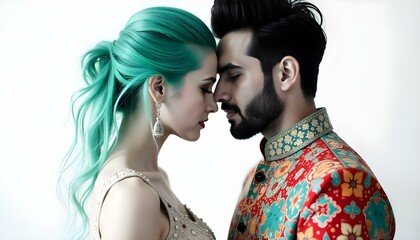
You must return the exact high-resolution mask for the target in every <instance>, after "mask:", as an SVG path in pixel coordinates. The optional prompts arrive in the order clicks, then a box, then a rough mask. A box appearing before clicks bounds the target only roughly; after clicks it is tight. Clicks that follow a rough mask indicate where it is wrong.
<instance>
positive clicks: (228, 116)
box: [226, 111, 236, 119]
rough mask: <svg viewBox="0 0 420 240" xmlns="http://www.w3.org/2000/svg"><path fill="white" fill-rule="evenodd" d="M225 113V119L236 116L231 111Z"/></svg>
mask: <svg viewBox="0 0 420 240" xmlns="http://www.w3.org/2000/svg"><path fill="white" fill-rule="evenodd" d="M226 113H227V114H226V118H227V119H232V118H233V117H234V116H235V114H236V112H231V111H226Z"/></svg>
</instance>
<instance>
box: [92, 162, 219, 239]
mask: <svg viewBox="0 0 420 240" xmlns="http://www.w3.org/2000/svg"><path fill="white" fill-rule="evenodd" d="M129 177H138V178H140V179H142V180H143V181H144V182H145V183H146V184H148V185H149V186H151V187H152V188H153V189H154V190H155V191H156V189H155V188H154V186H153V185H152V184H151V182H150V181H149V179H148V178H147V177H146V176H145V175H144V174H142V173H141V172H138V171H135V170H133V169H128V168H125V169H120V170H118V171H117V172H115V173H114V174H112V175H111V176H109V177H108V178H107V179H106V180H105V182H104V185H103V188H102V190H101V192H100V195H99V198H98V200H97V204H96V205H95V208H96V209H95V210H94V213H95V215H94V218H93V219H92V220H91V234H92V235H93V239H94V240H100V239H101V236H100V232H99V227H98V225H99V215H100V211H101V206H102V204H103V201H104V198H105V195H106V193H107V192H108V191H109V189H111V187H112V186H113V185H114V184H115V183H117V182H119V181H121V180H123V179H125V178H129ZM156 192H157V194H158V195H159V198H160V201H161V202H162V204H163V206H165V209H166V211H167V213H168V217H169V227H170V229H169V233H168V236H167V237H166V239H167V240H172V239H191V240H199V239H200V240H201V239H202V240H214V239H215V237H214V233H213V232H212V231H211V229H210V228H209V227H208V226H207V224H206V223H204V222H203V220H202V219H199V218H198V217H197V216H196V215H195V214H194V213H193V212H192V211H191V210H190V209H189V208H187V207H186V205H184V207H185V210H186V211H187V213H188V214H189V215H190V216H188V215H186V214H183V213H181V212H179V211H177V210H176V209H175V208H174V207H173V206H172V205H171V203H170V202H169V201H167V200H166V199H165V198H164V197H163V196H162V194H160V193H159V192H158V191H156Z"/></svg>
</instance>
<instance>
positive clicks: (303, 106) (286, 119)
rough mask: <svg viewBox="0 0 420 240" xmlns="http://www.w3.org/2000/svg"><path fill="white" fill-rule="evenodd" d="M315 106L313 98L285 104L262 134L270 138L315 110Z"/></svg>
mask: <svg viewBox="0 0 420 240" xmlns="http://www.w3.org/2000/svg"><path fill="white" fill-rule="evenodd" d="M316 111H317V109H316V106H315V102H314V100H313V99H312V100H308V101H302V102H301V103H298V102H296V103H294V104H292V105H289V106H285V107H284V110H283V113H282V114H281V115H280V116H279V117H278V118H276V119H275V120H274V121H273V122H272V123H271V124H270V125H269V126H268V127H267V128H266V129H265V130H264V131H263V132H262V134H263V135H264V137H265V138H266V139H270V138H272V137H273V136H275V135H276V134H278V133H281V132H283V131H285V130H286V129H288V128H290V127H291V126H293V125H295V124H296V123H298V122H300V121H301V120H302V119H304V118H306V117H307V116H309V115H311V114H313V113H314V112H316Z"/></svg>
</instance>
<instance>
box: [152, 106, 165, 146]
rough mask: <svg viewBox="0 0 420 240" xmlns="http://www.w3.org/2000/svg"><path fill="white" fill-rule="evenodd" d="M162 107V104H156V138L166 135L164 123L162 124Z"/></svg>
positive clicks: (154, 127) (154, 131)
mask: <svg viewBox="0 0 420 240" xmlns="http://www.w3.org/2000/svg"><path fill="white" fill-rule="evenodd" d="M160 107H162V103H160V102H156V122H155V125H153V136H155V137H156V138H158V137H161V136H162V135H163V133H164V130H163V126H162V123H161V122H160Z"/></svg>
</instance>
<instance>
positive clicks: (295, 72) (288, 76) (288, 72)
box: [273, 56, 300, 91]
mask: <svg viewBox="0 0 420 240" xmlns="http://www.w3.org/2000/svg"><path fill="white" fill-rule="evenodd" d="M299 76H300V74H299V63H298V61H297V60H296V58H294V57H292V56H285V57H284V58H283V59H282V60H281V61H280V62H279V63H277V64H276V65H275V66H274V68H273V78H274V80H275V81H277V84H279V85H280V89H281V90H282V91H288V90H289V89H291V88H292V87H293V86H294V85H295V84H297V82H299V81H298V79H299Z"/></svg>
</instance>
